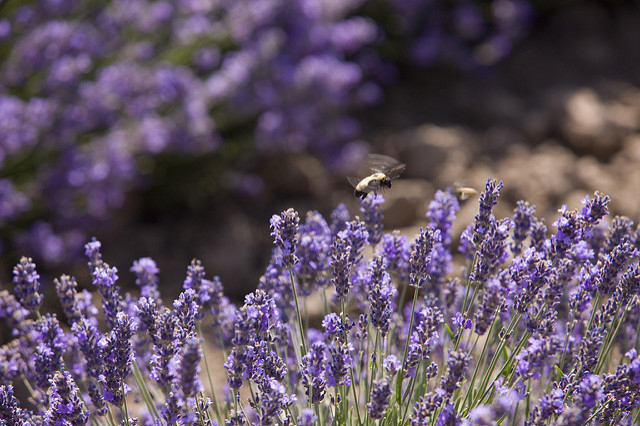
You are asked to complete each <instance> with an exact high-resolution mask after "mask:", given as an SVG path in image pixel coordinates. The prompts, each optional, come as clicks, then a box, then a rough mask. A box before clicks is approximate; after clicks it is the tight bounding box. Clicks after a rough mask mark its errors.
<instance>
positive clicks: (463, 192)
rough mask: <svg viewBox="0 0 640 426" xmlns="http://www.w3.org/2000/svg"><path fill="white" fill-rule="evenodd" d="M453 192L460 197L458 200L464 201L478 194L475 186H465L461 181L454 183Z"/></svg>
mask: <svg viewBox="0 0 640 426" xmlns="http://www.w3.org/2000/svg"><path fill="white" fill-rule="evenodd" d="M453 192H454V193H455V194H456V197H458V200H460V201H464V200H466V199H468V198H470V197H473V196H474V195H477V194H478V191H477V190H475V189H474V188H471V187H468V186H464V185H462V184H461V183H457V182H456V183H455V184H453Z"/></svg>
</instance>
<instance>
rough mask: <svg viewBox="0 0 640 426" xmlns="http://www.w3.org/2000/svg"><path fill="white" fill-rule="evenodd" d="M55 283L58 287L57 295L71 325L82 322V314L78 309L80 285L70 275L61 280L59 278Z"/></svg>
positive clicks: (63, 276) (62, 277)
mask: <svg viewBox="0 0 640 426" xmlns="http://www.w3.org/2000/svg"><path fill="white" fill-rule="evenodd" d="M53 283H54V284H55V286H56V293H57V294H58V298H59V299H60V304H61V305H62V310H63V311H64V314H65V315H66V317H67V319H68V320H69V323H70V324H74V323H76V322H78V321H80V319H81V318H82V312H81V311H80V309H79V307H78V301H77V297H78V292H77V290H76V288H77V287H78V283H77V282H76V279H75V278H74V277H70V276H69V275H62V276H61V277H60V279H59V280H58V279H57V278H56V279H54V280H53Z"/></svg>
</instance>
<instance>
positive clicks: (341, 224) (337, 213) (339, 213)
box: [331, 203, 351, 236]
mask: <svg viewBox="0 0 640 426" xmlns="http://www.w3.org/2000/svg"><path fill="white" fill-rule="evenodd" d="M350 218H351V216H350V215H349V210H348V209H347V206H345V205H344V204H343V203H340V204H338V206H337V207H336V208H335V209H334V210H333V211H332V212H331V235H333V236H336V235H338V232H340V231H342V230H343V229H345V228H346V226H347V222H348V221H349V219H350Z"/></svg>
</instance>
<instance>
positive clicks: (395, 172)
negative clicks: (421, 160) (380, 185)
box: [384, 163, 407, 179]
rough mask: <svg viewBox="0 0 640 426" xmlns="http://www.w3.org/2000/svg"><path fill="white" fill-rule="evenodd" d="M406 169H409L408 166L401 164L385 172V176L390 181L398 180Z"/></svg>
mask: <svg viewBox="0 0 640 426" xmlns="http://www.w3.org/2000/svg"><path fill="white" fill-rule="evenodd" d="M406 168H407V165H406V164H403V163H399V164H396V165H395V166H393V167H392V168H391V169H389V170H385V171H384V174H385V175H387V177H389V179H396V178H397V177H398V176H400V173H402V172H404V169H406Z"/></svg>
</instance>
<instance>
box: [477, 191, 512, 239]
mask: <svg viewBox="0 0 640 426" xmlns="http://www.w3.org/2000/svg"><path fill="white" fill-rule="evenodd" d="M503 187H504V184H503V183H502V181H500V183H497V182H496V180H495V179H489V180H488V181H487V185H486V186H485V191H484V192H483V193H482V194H481V195H480V207H479V210H478V213H477V214H476V218H475V219H476V221H475V224H474V227H473V243H474V244H475V245H478V244H480V242H481V241H482V240H483V239H484V235H485V234H486V233H487V231H488V230H489V227H490V226H491V222H492V221H491V216H492V213H491V212H492V210H493V206H495V205H496V204H498V196H499V195H500V190H502V188H503Z"/></svg>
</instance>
